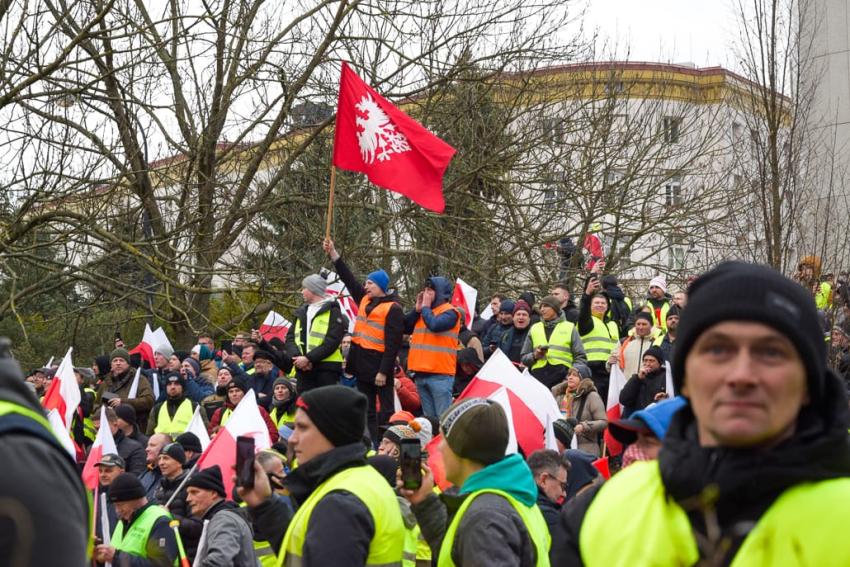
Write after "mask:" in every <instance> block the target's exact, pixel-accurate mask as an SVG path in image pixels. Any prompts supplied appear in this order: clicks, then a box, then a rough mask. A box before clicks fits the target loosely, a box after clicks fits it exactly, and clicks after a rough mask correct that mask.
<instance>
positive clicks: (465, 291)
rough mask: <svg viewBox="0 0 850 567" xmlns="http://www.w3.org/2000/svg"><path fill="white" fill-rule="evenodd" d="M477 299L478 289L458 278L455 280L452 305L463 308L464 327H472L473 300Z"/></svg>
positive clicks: (473, 316)
mask: <svg viewBox="0 0 850 567" xmlns="http://www.w3.org/2000/svg"><path fill="white" fill-rule="evenodd" d="M477 299H478V290H477V289H475V288H474V287H472V286H471V285H469V284H468V283H466V282H465V281H463V280H462V279H460V278H458V279H457V281H456V282H455V289H454V293H452V305H454V306H455V307H460V308H461V309H463V312H464V314H465V315H466V327H467V328H469V329H471V328H472V320H473V319H474V318H475V302H476V300H477Z"/></svg>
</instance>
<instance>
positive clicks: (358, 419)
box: [295, 385, 367, 447]
mask: <svg viewBox="0 0 850 567" xmlns="http://www.w3.org/2000/svg"><path fill="white" fill-rule="evenodd" d="M295 405H296V406H297V407H299V408H301V409H302V410H303V411H304V412H305V413H306V414H307V417H309V418H310V421H312V422H313V424H314V425H315V426H316V428H317V429H318V430H319V431H321V433H322V435H324V436H325V437H326V438H327V440H328V441H330V442H331V443H332V444H333V445H334V447H339V446H341V445H348V444H350V443H358V442H359V441H360V439H361V438H362V437H363V431H364V430H365V429H366V406H367V401H366V396H364V395H363V394H361V393H360V392H358V391H357V390H355V389H354V388H348V387H346V386H336V385H335V386H322V387H320V388H315V389H313V390H309V391H307V392H304V393H303V394H301V397H300V398H298V401H297V402H295Z"/></svg>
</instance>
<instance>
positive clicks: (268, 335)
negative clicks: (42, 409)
mask: <svg viewBox="0 0 850 567" xmlns="http://www.w3.org/2000/svg"><path fill="white" fill-rule="evenodd" d="M291 326H292V323H290V322H289V320H287V318H286V317H284V316H283V315H281V314H280V313H276V312H274V311H269V314H268V315H266V319H265V320H264V321H263V324H262V325H260V334H261V335H262V336H263V339H265V340H267V341H268V340H271V339H273V338H274V337H277V338H279V339H280V340H282V341H285V340H286V333H288V332H289V327H291ZM221 470H222V471H224V469H221Z"/></svg>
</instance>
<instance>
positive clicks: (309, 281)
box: [301, 274, 328, 297]
mask: <svg viewBox="0 0 850 567" xmlns="http://www.w3.org/2000/svg"><path fill="white" fill-rule="evenodd" d="M301 285H303V286H304V287H305V288H306V289H308V290H310V291H311V292H313V293H315V294H316V295H318V296H321V297H324V296H325V294H326V293H327V290H328V282H327V281H325V278H323V277H322V276H320V275H319V274H310V275H309V276H307V277H306V278H304V279H303V280H301Z"/></svg>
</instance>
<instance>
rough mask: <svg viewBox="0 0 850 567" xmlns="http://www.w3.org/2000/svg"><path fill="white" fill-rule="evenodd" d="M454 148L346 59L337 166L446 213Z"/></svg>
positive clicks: (336, 145) (337, 132)
mask: <svg viewBox="0 0 850 567" xmlns="http://www.w3.org/2000/svg"><path fill="white" fill-rule="evenodd" d="M454 154H455V149H454V148H453V147H451V146H450V145H448V144H447V143H446V142H444V141H443V140H441V139H440V138H438V137H437V136H435V135H434V134H432V133H431V132H429V131H428V129H427V128H425V127H424V126H422V125H421V124H420V123H419V122H417V121H416V120H414V119H413V118H411V117H410V116H408V115H407V114H405V113H404V112H402V111H401V110H399V109H398V108H396V107H395V106H393V105H392V104H391V103H390V102H389V101H387V100H386V99H385V98H384V97H382V96H381V95H379V94H378V93H377V91H375V90H374V89H373V88H371V87H370V86H369V85H367V84H366V83H365V82H363V79H361V78H360V77H358V76H357V74H356V73H355V72H354V71H352V70H351V67H349V66H348V63H343V64H342V75H341V77H340V83H339V102H338V105H337V111H336V130H335V132H334V155H333V164H334V166H336V167H338V168H340V169H345V170H347V171H357V172H360V173H365V174H366V176H367V177H368V178H369V181H371V182H372V183H374V184H375V185H378V186H379V187H383V188H384V189H389V190H390V191H395V192H396V193H401V194H402V195H404V196H405V197H408V198H409V199H410V200H412V201H414V202H415V203H417V204H419V205H421V206H423V207H424V208H426V209H429V210H432V211H435V212H437V213H442V212H443V211H444V210H445V207H446V204H445V200H444V199H443V174H444V173H445V171H446V168H447V167H448V166H449V162H450V161H451V159H452V156H454Z"/></svg>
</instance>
